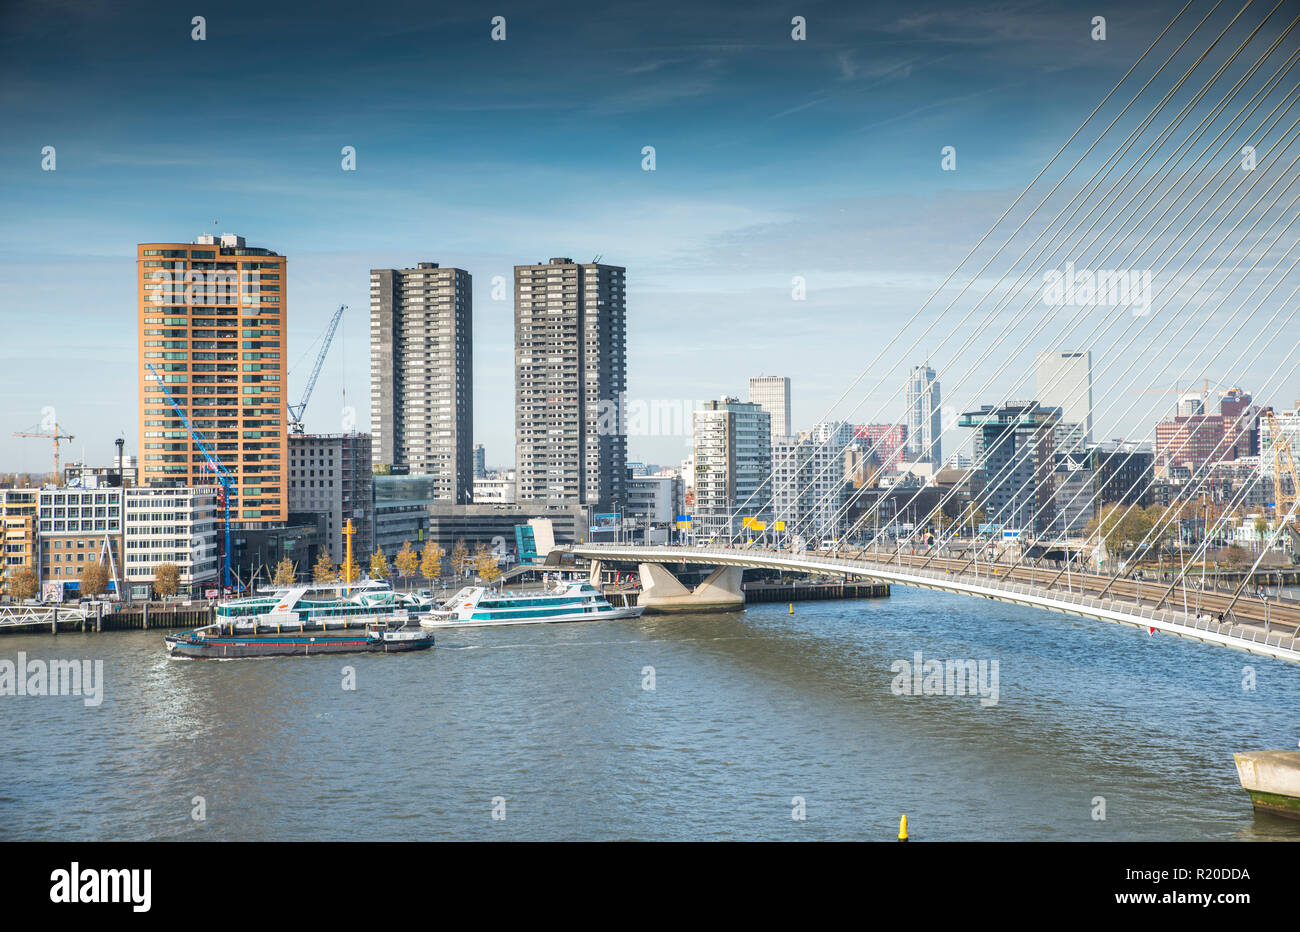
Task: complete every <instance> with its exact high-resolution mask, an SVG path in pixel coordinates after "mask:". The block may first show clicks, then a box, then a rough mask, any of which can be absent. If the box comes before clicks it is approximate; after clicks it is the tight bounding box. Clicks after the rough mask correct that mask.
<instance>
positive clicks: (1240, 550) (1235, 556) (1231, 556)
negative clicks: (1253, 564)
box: [1223, 544, 1246, 566]
mask: <svg viewBox="0 0 1300 932" xmlns="http://www.w3.org/2000/svg"><path fill="white" fill-rule="evenodd" d="M1223 555H1224V557H1225V558H1226V559H1227V561H1228V563H1229V564H1231V565H1232V566H1241V565H1242V564H1243V563H1245V562H1246V550H1245V548H1244V547H1239V546H1237V545H1236V544H1233V545H1232V546H1230V547H1229V548H1228V549H1227V550H1226V551H1224V554H1223Z"/></svg>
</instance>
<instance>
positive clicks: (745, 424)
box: [691, 396, 775, 541]
mask: <svg viewBox="0 0 1300 932" xmlns="http://www.w3.org/2000/svg"><path fill="white" fill-rule="evenodd" d="M771 431H772V417H771V415H770V414H768V412H766V411H764V410H763V408H762V407H761V406H759V405H757V404H754V403H752V402H748V403H747V402H743V401H738V400H737V399H735V398H729V397H725V396H724V397H723V398H722V399H720V400H717V401H707V402H705V404H704V408H703V409H702V410H699V411H696V412H695V413H694V458H695V464H694V465H695V477H694V478H695V504H694V508H693V511H692V515H693V519H692V526H691V532H692V534H693V535H694V536H695V537H696V538H697V539H700V540H704V541H707V540H709V539H710V538H713V537H724V538H726V537H730V536H732V535H735V534H740V533H742V532H743V531H745V530H749V529H750V528H749V527H747V526H746V525H747V523H749V524H752V522H754V521H760V522H764V523H765V522H766V520H767V519H768V518H769V517H770V514H771V512H770V509H769V503H770V501H771V498H772V484H771V482H770V481H769V477H770V475H771V472H772V435H771ZM747 519H748V522H747ZM773 530H775V529H773Z"/></svg>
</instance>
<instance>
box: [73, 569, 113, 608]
mask: <svg viewBox="0 0 1300 932" xmlns="http://www.w3.org/2000/svg"><path fill="white" fill-rule="evenodd" d="M78 581H79V583H80V587H81V594H82V595H84V596H88V597H90V598H92V599H93V598H96V597H97V596H99V595H101V594H102V593H103V592H104V590H105V589H107V588H108V570H106V569H105V568H104V564H103V563H99V562H97V561H96V562H92V563H87V564H86V565H85V566H83V567H82V568H81V573H80V574H79V575H78Z"/></svg>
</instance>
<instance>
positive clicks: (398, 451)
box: [370, 262, 474, 504]
mask: <svg viewBox="0 0 1300 932" xmlns="http://www.w3.org/2000/svg"><path fill="white" fill-rule="evenodd" d="M471 284H472V280H471V277H470V274H469V273H468V272H466V271H465V270H464V269H444V268H440V267H439V266H438V263H436V262H421V263H419V264H418V265H417V266H416V267H415V268H413V269H371V270H370V423H371V434H372V437H373V450H372V459H373V461H374V464H375V466H376V467H378V468H379V469H380V470H381V471H383V470H388V471H391V472H393V473H409V474H411V475H422V476H429V477H432V478H433V480H434V483H433V493H434V496H435V497H436V498H437V499H438V500H439V501H446V502H452V503H455V504H469V503H470V502H472V501H473V497H474V354H473V345H474V340H473V336H474V334H473V312H474V305H473V297H472V296H471V293H470V287H471Z"/></svg>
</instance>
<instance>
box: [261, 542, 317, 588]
mask: <svg viewBox="0 0 1300 932" xmlns="http://www.w3.org/2000/svg"><path fill="white" fill-rule="evenodd" d="M323 552H324V551H322V553H323ZM297 579H298V568H297V567H296V566H294V564H293V561H292V560H290V559H289V558H288V557H285V558H284V559H283V560H281V561H280V562H279V563H277V564H276V565H275V576H273V577H272V578H271V583H272V584H273V585H276V586H292V585H293V584H294V583H295V582H296V581H297Z"/></svg>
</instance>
